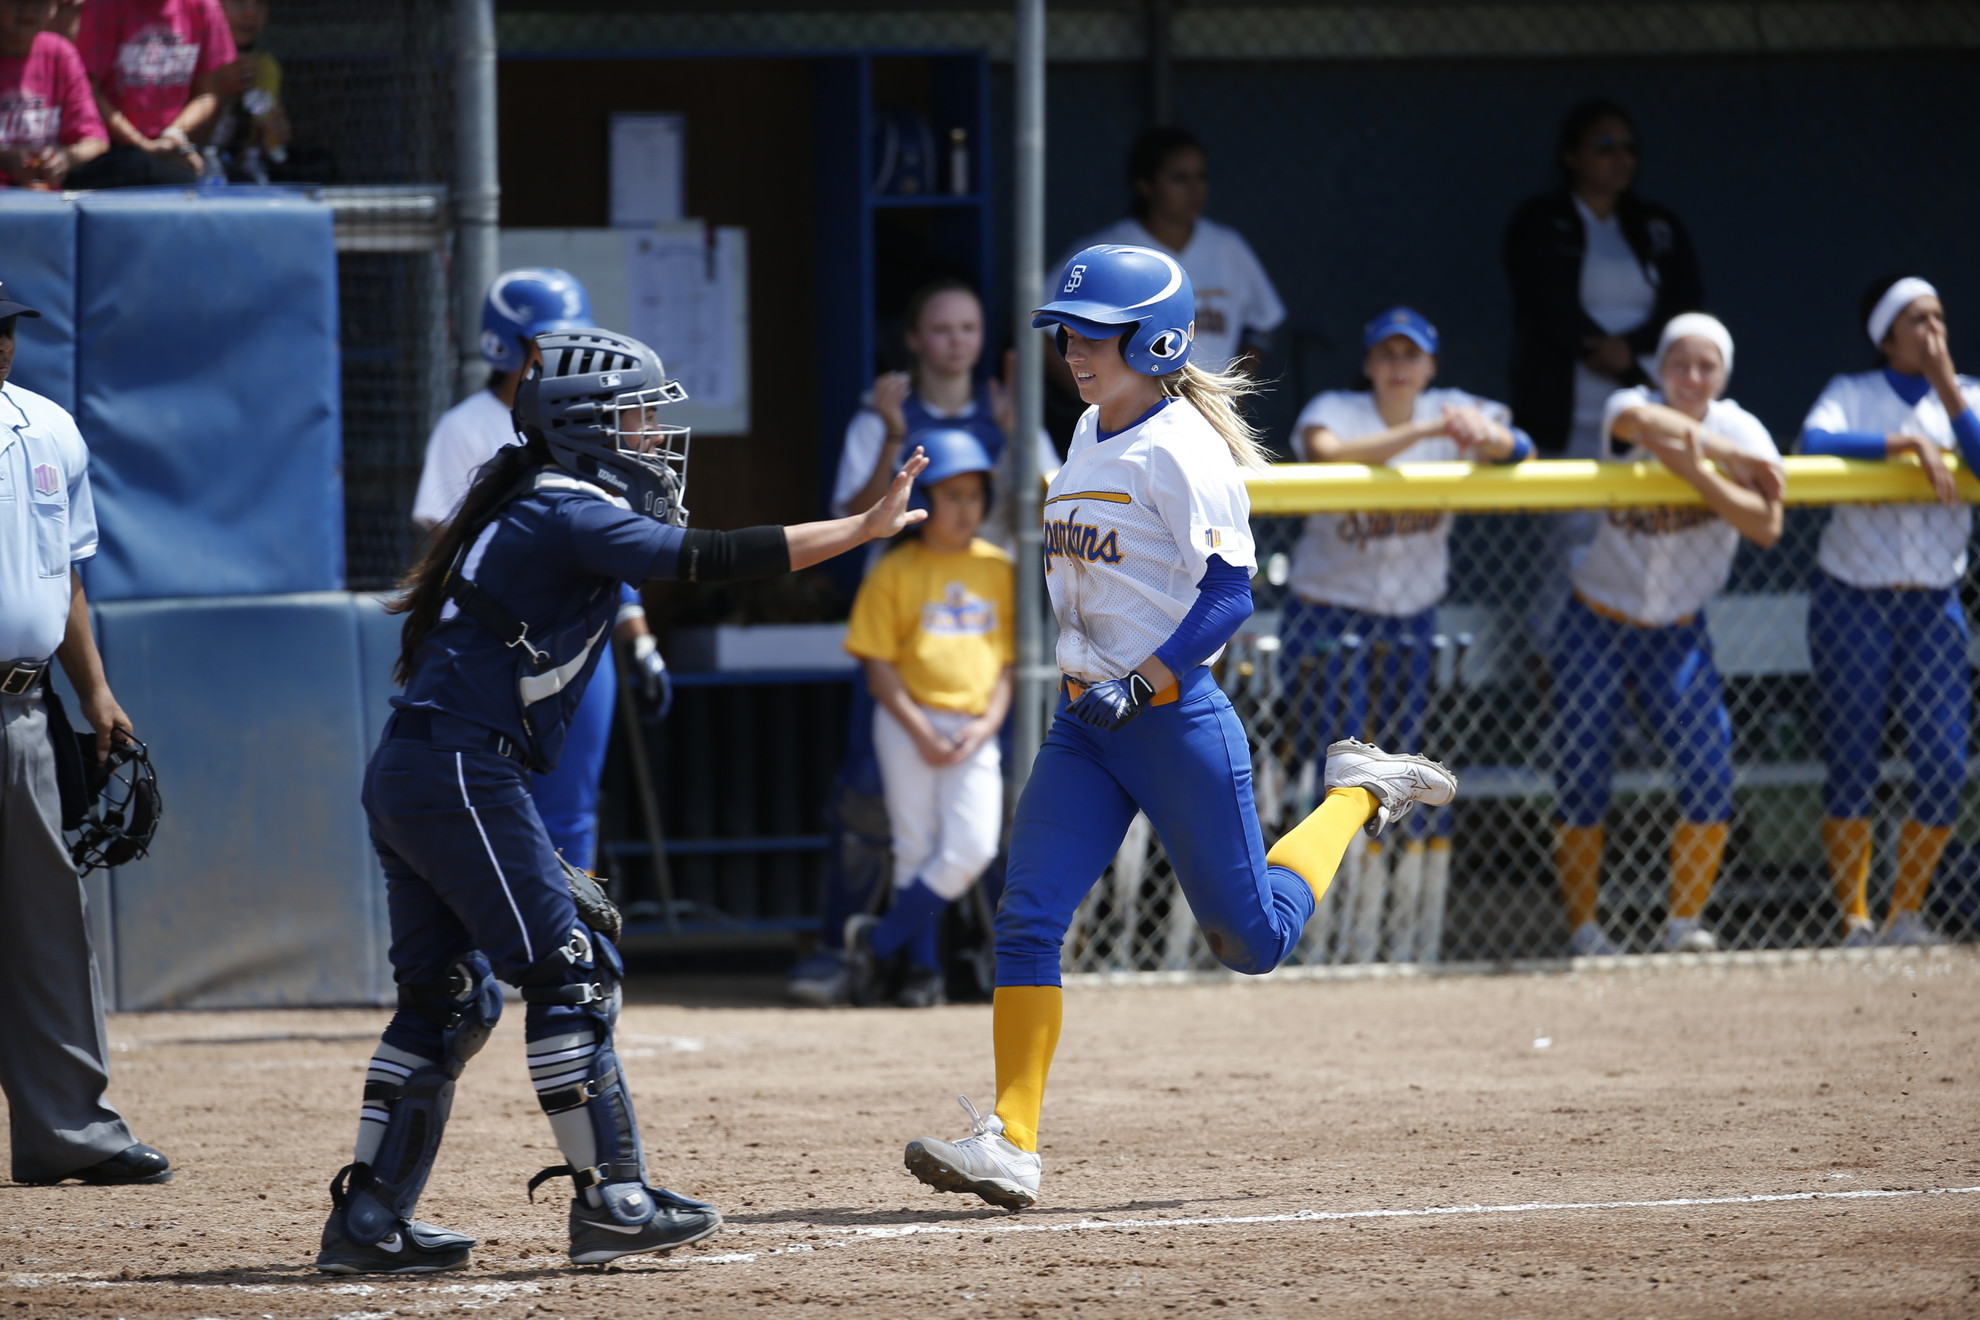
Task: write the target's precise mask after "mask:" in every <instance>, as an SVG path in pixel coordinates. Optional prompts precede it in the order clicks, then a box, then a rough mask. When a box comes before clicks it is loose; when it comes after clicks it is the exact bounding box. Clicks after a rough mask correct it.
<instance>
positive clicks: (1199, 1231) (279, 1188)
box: [0, 952, 1980, 1320]
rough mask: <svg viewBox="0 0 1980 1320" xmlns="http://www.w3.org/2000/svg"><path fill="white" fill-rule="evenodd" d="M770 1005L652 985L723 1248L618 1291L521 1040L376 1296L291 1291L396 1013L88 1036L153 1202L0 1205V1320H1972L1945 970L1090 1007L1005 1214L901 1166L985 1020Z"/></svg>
mask: <svg viewBox="0 0 1980 1320" xmlns="http://www.w3.org/2000/svg"><path fill="white" fill-rule="evenodd" d="M767 988H768V987H765V986H761V985H738V986H727V987H718V988H716V989H715V990H713V991H711V990H710V989H709V988H707V987H701V988H699V989H698V990H693V991H692V992H689V990H688V988H684V987H681V986H679V985H676V984H673V983H669V982H654V981H648V982H644V983H641V984H639V985H638V986H636V992H637V993H636V996H635V998H636V1000H637V1001H638V1002H635V1003H634V1004H633V1005H632V1006H631V1007H629V1008H628V1010H627V1012H626V1016H625V1021H624V1024H623V1033H622V1044H623V1046H624V1050H625V1055H626V1062H627V1067H628V1071H629V1073H630V1075H631V1077H632V1080H633V1084H634V1087H635V1092H636V1095H637V1098H638V1102H639V1105H640V1108H641V1113H642V1117H643V1119H644V1121H645V1125H646V1131H647V1139H648V1144H649V1150H650V1152H651V1155H652V1161H653V1164H654V1166H655V1169H656V1171H657V1172H658V1173H659V1174H660V1176H661V1177H662V1178H663V1179H664V1180H665V1181H666V1182H667V1183H669V1184H670V1185H672V1186H673V1187H676V1188H678V1189H680V1190H682V1191H686V1192H690V1193H693V1194H696V1195H701V1196H706V1197H708V1198H710V1199H712V1200H714V1201H715V1202H717V1203H718V1204H719V1205H720V1206H721V1207H722V1209H723V1210H724V1212H725V1213H726V1214H727V1216H728V1220H729V1227H728V1229H727V1230H726V1231H725V1232H724V1233H723V1234H722V1235H720V1236H719V1237H717V1238H715V1239H713V1240H712V1241H710V1242H708V1243H706V1244H704V1245H703V1246H701V1247H699V1248H695V1249H692V1250H690V1251H689V1252H686V1253H683V1254H681V1255H679V1256H676V1257H672V1258H669V1259H665V1260H659V1259H651V1260H637V1261H632V1262H629V1263H628V1264H627V1265H626V1266H625V1267H624V1268H622V1269H616V1270H614V1271H612V1272H610V1273H600V1272H597V1271H580V1270H574V1269H571V1268H569V1267H568V1266H567V1264H566V1263H565V1262H564V1260H563V1258H562V1255H561V1253H562V1250H563V1221H564V1201H563V1200H562V1198H561V1197H557V1196H552V1197H550V1198H549V1200H548V1202H547V1203H546V1202H545V1201H544V1200H543V1199H542V1198H541V1197H539V1200H538V1202H537V1203H536V1204H535V1205H531V1204H530V1203H529V1202H528V1201H526V1200H525V1199H524V1197H523V1183H524V1181H525V1180H526V1179H527V1178H528V1177H529V1175H530V1174H531V1173H533V1172H534V1171H535V1170H536V1169H538V1168H539V1167H541V1166H543V1165H547V1164H553V1163H557V1162H559V1157H558V1155H557V1153H556V1151H555V1149H554V1148H553V1147H552V1145H551V1143H550V1139H549V1131H548V1128H547V1125H546V1124H545V1123H544V1122H543V1119H542V1117H541V1115H540V1114H539V1113H538V1112H537V1110H536V1106H535V1102H534V1100H533V1098H532V1096H531V1094H530V1091H529V1086H528V1081H527V1079H526V1077H525V1074H524V1071H523V1066H522V1049H521V1041H522V1033H521V1017H522V1015H521V1013H520V1012H519V1011H515V1010H516V1009H517V1008H518V1007H519V1006H512V1008H511V1012H510V1013H509V1015H508V1016H506V1017H505V1018H504V1021H503V1024H502V1027H501V1029H500V1030H499V1032H498V1034H497V1036H496V1038H495V1040H494V1041H493V1042H492V1043H491V1044H490V1046H489V1048H488V1049H487V1050H486V1051H485V1052H484V1053H483V1054H482V1056H481V1057H480V1058H479V1059H478V1060H477V1061H476V1062H475V1065H474V1067H473V1068H472V1069H471V1070H470V1071H469V1073H468V1076H467V1077H466V1079H465V1080H464V1083H463V1085H462V1088H461V1094H460V1098H459V1100H458V1102H457V1104H456V1107H455V1114H454V1123H453V1126H452V1128H451V1129H450V1130H449V1132H448V1139H447V1144H446V1148H445V1149H444V1151H443V1152H442V1154H441V1158H440V1163H439V1167H438V1169H437V1171H436V1173H435V1175H434V1178H433V1182H432V1186H431V1188H430V1190H429V1191H428V1193H427V1196H426V1199H425V1201H424V1203H423V1204H422V1207H421V1210H422V1214H423V1215H424V1216H425V1217H427V1218H430V1219H433V1220H435V1221H436V1222H439V1223H443V1224H446V1225H448V1226H450V1227H454V1228H458V1229H461V1230H464V1231H467V1232H470V1233H473V1234H475V1235H477V1236H478V1237H480V1238H481V1240H482V1246H481V1248H480V1249H479V1250H478V1251H477V1252H476V1259H475V1264H474V1266H473V1267H472V1268H471V1269H470V1270H468V1271H466V1272H463V1273H457V1274H450V1275H440V1276H431V1277H427V1278H419V1279H389V1278H386V1279H372V1280H369V1281H367V1280H351V1279H331V1278H324V1277H323V1276H319V1275H317V1274H315V1273H313V1272H311V1271H310V1270H309V1269H308V1265H309V1261H310V1258H311V1257H312V1256H313V1254H314V1252H315V1247H316V1233H317V1230H318V1228H319V1226H320V1225H321V1222H322V1217H323V1213H324V1211H325V1209H326V1207H327V1197H326V1195H325V1192H324V1184H325V1183H326V1182H327V1180H328V1178H329V1176H330V1174H331V1173H332V1172H333V1171H334V1170H335V1169H336V1168H337V1166H338V1165H339V1164H341V1163H342V1162H343V1161H344V1160H345V1159H346V1158H348V1149H349V1141H350V1136H351V1129H352V1125H353V1122H354V1111H355V1106H356V1102H357V1095H358V1088H359V1082H360V1077H361V1070H362V1066H363V1063H364V1060H365V1059H366V1057H367V1056H368V1055H369V1053H370V1049H371V1045H372V1043H373V1041H374V1039H375V1037H376V1032H377V1030H378V1028H379V1026H380V1025H381V1024H382V1022H383V1020H384V1015H383V1014H382V1013H381V1012H375V1011H362V1012H360V1011H350V1012H281V1013H222V1014H144V1015H130V1016H123V1017H119V1018H116V1019H114V1020H113V1021H112V1023H111V1037H112V1040H113V1044H114V1047H115V1051H116V1053H115V1067H116V1079H117V1080H116V1086H115V1089H114V1091H113V1096H114V1097H115V1098H116V1099H117V1100H118V1101H119V1102H120V1103H121V1104H122V1106H123V1107H124V1109H125V1111H126V1113H128V1114H129V1115H130V1116H131V1117H132V1119H133V1121H134V1124H135V1126H136V1129H137V1131H138V1133H139V1134H140V1135H141V1136H142V1137H143V1138H144V1139H145V1140H147V1141H150V1142H153V1143H154V1144H156V1145H158V1146H160V1147H162V1148H163V1149H165V1150H166V1151H168V1152H169V1153H170V1154H171V1156H172V1158H173V1160H174V1162H175V1163H176V1164H177V1165H178V1166H179V1168H180V1170H181V1172H180V1174H179V1176H178V1178H177V1179H176V1180H175V1181H174V1182H172V1183H170V1184H168V1185H166V1186H162V1187H148V1188H123V1189H116V1190H106V1189H92V1188H85V1187H82V1186H79V1185H74V1184H71V1185H66V1186H63V1187H59V1188H24V1187H13V1186H7V1185H0V1317H5V1316H31V1317H33V1316H43V1315H48V1316H56V1315H61V1316H104V1317H119V1316H121V1317H135V1316H147V1317H149V1316H161V1317H163V1316H172V1317H188V1318H192V1317H207V1316H228V1317H243V1318H245V1320H254V1318H255V1317H281V1318H283V1320H287V1317H292V1316H294V1317H325V1318H326V1320H327V1318H330V1317H337V1318H339V1320H383V1318H384V1317H386V1316H414V1315H432V1314H440V1313H444V1312H449V1311H457V1310H477V1311H482V1312H485V1313H487V1314H488V1315H490V1316H491V1317H500V1316H510V1317H522V1316H525V1315H530V1314H532V1313H534V1314H536V1315H537V1316H538V1317H539V1318H541V1317H552V1316H569V1317H579V1316H584V1317H609V1318H613V1320H617V1318H619V1317H625V1318H627V1320H631V1318H632V1317H641V1318H642V1320H643V1318H644V1317H650V1316H658V1315H677V1314H687V1315H700V1316H724V1315H745V1314H747V1315H752V1316H762V1315H772V1316H775V1315H783V1314H823V1313H826V1312H836V1313H838V1314H841V1315H860V1316H875V1317H916V1318H917V1320H918V1318H920V1317H946V1316H958V1317H961V1316H1030V1315H1040V1316H1073V1315H1079V1316H1123V1317H1127V1316H1165V1315H1180V1314H1192V1313H1203V1314H1209V1313H1212V1312H1215V1313H1218V1314H1224V1315H1231V1314H1260V1315H1327V1316H1334V1315H1340V1316H1348V1315H1354V1316H1362V1315H1389V1316H1418V1315H1423V1316H1445V1315H1451V1316H1456V1315H1463V1316H1467V1317H1470V1316H1477V1315H1491V1316H1499V1315H1505V1316H1514V1315H1518V1316H1539V1317H1551V1316H1571V1315H1572V1316H1622V1315H1629V1316H1644V1315H1655V1316H1666V1315H1670V1316H1690V1315H1699V1316H1705V1315H1711V1316H1723V1315H1731V1314H1739V1315H1780V1316H1812V1315H1822V1316H1883V1315H1890V1316H1961V1315H1980V1012H1976V1007H1977V1006H1980V957H1976V956H1974V955H1971V954H1967V953H1956V954H1947V953H1943V952H1940V953H1938V954H1936V955H1934V956H1927V957H1920V958H1915V959H1901V958H1893V957H1888V956H1875V957H1870V958H1850V959H1838V960H1833V961H1828V962H1823V963H1819V964H1816V965H1812V966H1800V967H1784V968H1745V967H1735V968H1727V967H1693V968H1683V969H1662V970H1630V971H1616V972H1584V973H1577V974H1573V975H1555V976H1502V977H1463V978H1459V977H1446V978H1439V979H1424V980H1398V981H1363V982H1306V983H1239V984H1226V985H1214V986H1191V987H1155V988H1134V989H1121V988H1108V989H1081V990H1075V991H1072V992H1069V994H1068V1000H1067V1006H1066V1030H1065V1037H1064V1041H1063V1044H1062V1046H1061V1049H1060V1053H1059V1063H1058V1066H1057V1069H1056V1070H1055V1072H1054V1074H1053V1077H1052V1092H1051V1094H1050V1095H1049V1096H1048V1100H1047V1110H1046V1115H1045V1145H1044V1156H1045V1184H1044V1194H1045V1202H1044V1205H1043V1206H1042V1207H1041V1208H1040V1209H1039V1210H1037V1211H1033V1212H1028V1213H1026V1214H1024V1215H1020V1216H1011V1215H1006V1214H1004V1213H1002V1212H1001V1211H996V1210H993V1209H991V1208H990V1207H988V1206H984V1205H981V1204H978V1203H976V1202H975V1201H974V1200H971V1201H968V1202H965V1201H964V1200H963V1199H962V1198H960V1197H954V1196H950V1197H940V1196H935V1195H933V1194H930V1193H927V1192H926V1191H925V1189H923V1188H921V1187H920V1185H919V1184H917V1183H915V1182H914V1181H912V1180H911V1179H910V1178H909V1177H908V1175H907V1174H906V1173H905V1171H904V1170H903V1169H902V1167H901V1147H902V1144H903V1143H904V1142H905V1141H907V1140H908V1139H909V1138H911V1137H915V1136H920V1135H935V1136H943V1137H949V1138H953V1137H955V1136H956V1135H958V1134H959V1133H961V1132H962V1131H963V1130H964V1129H963V1124H962V1115H961V1113H960V1111H959V1110H958V1109H957V1108H956V1107H955V1105H954V1102H953V1100H951V1098H950V1097H951V1096H952V1095H953V1093H954V1092H956V1091H958V1090H967V1091H968V1092H969V1093H970V1094H971V1095H972V1096H974V1097H976V1098H977V1099H978V1100H979V1101H980V1102H987V1101H988V1100H989V1099H990V1095H991V1066H990V1053H989V1012H988V1010H987V1009H986V1008H982V1007H957V1008H949V1009H942V1010H936V1011H932V1012H921V1013H907V1012H900V1011H891V1010H890V1011H869V1012H863V1013H860V1012H851V1011H839V1012H824V1013H820V1012H802V1011H787V1010H783V1009H777V1008H766V1007H752V1006H748V1000H749V998H750V996H751V995H752V994H753V993H757V992H758V991H761V990H764V989H767ZM1542 1041H1547V1042H1550V1043H1548V1044H1546V1045H1545V1046H1544V1047H1542V1046H1541V1042H1542ZM1890 1193H1897V1194H1890ZM1618 1202H1632V1203H1638V1204H1631V1205H1617V1204H1615V1203H1618ZM1453 1207H1456V1208H1455V1209H1452V1208H1453Z"/></svg>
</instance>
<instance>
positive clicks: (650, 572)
mask: <svg viewBox="0 0 1980 1320" xmlns="http://www.w3.org/2000/svg"><path fill="white" fill-rule="evenodd" d="M565 521H566V525H567V526H568V527H569V528H570V535H571V550H572V553H573V554H574V555H575V556H576V558H577V562H578V563H579V564H581V565H582V566H583V567H584V568H585V570H586V571H587V572H591V573H596V574H598V575H599V576H600V577H609V578H617V579H618V580H619V581H621V582H645V581H647V580H648V579H650V578H672V577H674V576H675V570H676V566H677V563H678V561H679V558H680V552H681V543H682V542H683V541H684V540H685V539H686V537H687V533H686V532H685V531H683V530H682V529H681V528H679V527H674V526H671V525H669V524H667V523H662V522H655V521H654V520H653V519H651V518H649V517H647V516H646V515H645V514H643V513H633V512H632V511H631V510H628V509H621V508H617V507H615V506H614V505H610V504H607V503H605V502H604V501H603V500H592V499H587V500H571V501H569V502H568V505H567V510H566V513H565Z"/></svg>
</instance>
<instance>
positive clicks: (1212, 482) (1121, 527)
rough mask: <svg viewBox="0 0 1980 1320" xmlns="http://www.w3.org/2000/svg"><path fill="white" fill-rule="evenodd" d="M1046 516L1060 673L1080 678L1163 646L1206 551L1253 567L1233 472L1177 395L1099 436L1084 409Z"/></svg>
mask: <svg viewBox="0 0 1980 1320" xmlns="http://www.w3.org/2000/svg"><path fill="white" fill-rule="evenodd" d="M1044 517H1045V527H1044V534H1045V586H1046V589H1047V590H1048V591H1049V592H1050V593H1051V596H1052V612H1053V613H1054V614H1055V615H1056V616H1057V617H1058V621H1059V647H1058V661H1059V668H1060V669H1061V670H1062V671H1064V672H1065V673H1067V674H1069V675H1071V676H1072V677H1073V678H1076V679H1078V680H1080V681H1081V682H1083V683H1100V682H1105V681H1107V680H1108V679H1114V678H1119V677H1120V676H1121V675H1123V674H1125V673H1127V672H1128V671H1129V670H1130V669H1133V668H1134V667H1135V666H1136V665H1138V664H1140V663H1141V662H1142V661H1144V660H1146V659H1147V658H1148V657H1149V656H1151V655H1153V654H1154V653H1155V648H1156V647H1158V646H1160V645H1161V644H1162V643H1164V642H1166V641H1168V640H1169V637H1170V635H1171V634H1173V633H1174V632H1175V630H1176V625H1178V624H1180V623H1181V622H1182V621H1183V616H1184V615H1186V614H1188V613H1189V607H1190V606H1191V605H1193V604H1195V602H1196V584H1197V583H1198V582H1199V581H1201V580H1202V578H1203V573H1204V570H1205V568H1207V567H1208V566H1209V562H1210V556H1212V555H1218V556H1221V557H1222V558H1223V560H1224V562H1225V563H1227V564H1230V565H1231V566H1232V567H1234V568H1255V567H1256V566H1257V563H1258V557H1257V550H1256V547H1255V546H1254V545H1253V542H1252V539H1251V495H1250V493H1249V492H1248V491H1247V490H1246V489H1245V484H1244V477H1243V472H1242V470H1241V469H1240V468H1239V467H1238V466H1237V464H1236V463H1235V462H1234V461H1232V458H1231V452H1230V449H1229V447H1228V446H1226V445H1225V443H1224V440H1223V437H1222V436H1220V435H1218V434H1217V432H1216V431H1215V430H1214V429H1212V427H1211V426H1210V423H1208V422H1206V421H1205V420H1204V419H1203V415H1202V414H1201V413H1199V412H1197V411H1196V409H1195V408H1194V407H1192V406H1191V405H1190V404H1189V402H1188V401H1187V400H1184V399H1171V400H1170V401H1169V402H1168V403H1167V404H1166V406H1164V407H1163V408H1162V409H1161V410H1160V411H1158V412H1157V413H1155V415H1154V416H1152V417H1149V418H1147V419H1146V420H1144V421H1141V422H1138V423H1137V424H1135V425H1134V426H1130V427H1129V428H1128V429H1127V430H1125V431H1122V432H1121V433H1120V434H1118V435H1115V436H1113V437H1111V438H1109V439H1106V440H1102V439H1101V438H1100V410H1099V409H1098V408H1097V407H1095V408H1088V409H1087V410H1086V415H1085V416H1083V417H1081V418H1080V419H1079V426H1078V427H1077V428H1076V429H1075V430H1074V431H1073V438H1072V445H1071V447H1070V449H1069V450H1068V452H1067V455H1066V465H1065V466H1064V467H1062V468H1060V469H1059V472H1058V475H1057V476H1055V477H1053V478H1052V484H1051V486H1050V487H1049V488H1048V489H1047V490H1046V492H1045V509H1044ZM1221 654H1223V652H1222V649H1221V648H1219V650H1218V652H1217V653H1216V655H1212V656H1210V657H1209V659H1208V660H1206V661H1205V662H1204V663H1206V664H1213V663H1215V662H1216V659H1217V656H1218V655H1221Z"/></svg>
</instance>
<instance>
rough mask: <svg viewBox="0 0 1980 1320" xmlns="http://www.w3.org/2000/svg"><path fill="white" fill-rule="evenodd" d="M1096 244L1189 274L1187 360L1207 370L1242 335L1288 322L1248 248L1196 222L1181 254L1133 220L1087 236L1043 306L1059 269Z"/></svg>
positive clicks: (1223, 229) (1223, 361) (1234, 236)
mask: <svg viewBox="0 0 1980 1320" xmlns="http://www.w3.org/2000/svg"><path fill="white" fill-rule="evenodd" d="M1097 243H1126V244H1130V245H1132V246H1134V247H1145V248H1153V249H1154V250H1155V251H1157V252H1167V253H1168V254H1169V255H1170V256H1172V257H1174V258H1175V259H1176V261H1177V262H1179V263H1180V264H1181V266H1182V268H1183V270H1185V271H1186V272H1188V274H1189V282H1190V284H1191V286H1192V287H1193V288H1194V289H1195V290H1196V338H1195V340H1194V341H1193V346H1192V347H1191V349H1190V354H1189V360H1190V361H1191V362H1194V363H1195V364H1196V365H1197V366H1199V367H1202V368H1203V369H1204V370H1205V371H1223V370H1225V369H1226V368H1227V367H1229V366H1230V364H1231V359H1233V358H1235V357H1236V356H1237V351H1238V348H1239V346H1240V345H1242V344H1243V342H1244V332H1245V331H1246V330H1255V331H1257V332H1258V333H1260V334H1270V333H1271V332H1272V331H1274V330H1276V329H1278V328H1279V323H1280V322H1282V321H1284V320H1285V319H1286V306H1285V304H1284V303H1282V302H1280V301H1279V291H1278V290H1277V289H1275V288H1273V287H1272V280H1271V277H1270V276H1268V275H1266V273H1265V267H1264V266H1263V265H1262V264H1260V262H1259V260H1258V257H1257V254H1255V253H1254V252H1252V250H1251V245H1250V244H1249V243H1247V242H1245V241H1244V236H1243V235H1242V234H1240V233H1238V231H1237V230H1235V229H1232V228H1231V227H1230V226H1228V225H1220V224H1218V223H1217V222H1216V221H1215V220H1206V219H1201V218H1199V219H1198V220H1197V222H1196V228H1195V229H1194V230H1193V231H1191V233H1190V236H1189V243H1188V244H1187V245H1186V246H1185V247H1184V248H1183V250H1182V251H1180V252H1175V251H1172V250H1170V249H1169V248H1168V247H1166V246H1164V245H1163V244H1161V243H1159V242H1157V241H1156V239H1155V236H1154V235H1153V234H1151V233H1149V232H1148V231H1147V230H1146V229H1144V228H1142V225H1141V221H1139V220H1136V219H1135V218H1134V217H1132V216H1127V217H1124V218H1122V219H1120V220H1117V221H1115V222H1114V223H1113V224H1111V225H1108V226H1107V227H1106V228H1105V229H1102V230H1101V231H1100V232H1098V233H1096V234H1089V235H1088V236H1087V237H1085V238H1082V239H1081V240H1080V241H1079V242H1077V243H1075V244H1073V246H1072V247H1070V248H1068V249H1067V250H1066V253H1065V256H1063V257H1061V258H1060V259H1059V264H1058V267H1057V268H1056V269H1055V270H1054V271H1053V272H1052V274H1051V276H1050V281H1051V282H1050V283H1049V284H1047V286H1046V289H1045V297H1044V301H1045V302H1050V301H1051V300H1052V299H1054V298H1056V297H1058V296H1059V286H1058V275H1057V271H1058V270H1063V269H1064V268H1065V264H1066V262H1067V261H1068V260H1070V259H1071V257H1072V255H1073V253H1075V252H1078V251H1081V250H1082V249H1084V248H1089V247H1092V246H1094V245H1095V244H1097Z"/></svg>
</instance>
